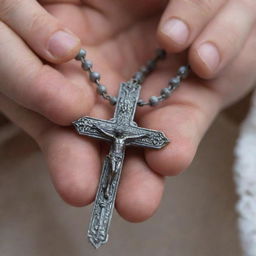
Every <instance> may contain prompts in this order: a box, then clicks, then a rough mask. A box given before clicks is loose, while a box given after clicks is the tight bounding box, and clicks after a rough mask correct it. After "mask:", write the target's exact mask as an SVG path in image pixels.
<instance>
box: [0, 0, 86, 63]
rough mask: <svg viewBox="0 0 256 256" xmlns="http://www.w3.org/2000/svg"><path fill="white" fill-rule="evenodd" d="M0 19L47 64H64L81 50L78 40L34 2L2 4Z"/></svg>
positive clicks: (12, 1)
mask: <svg viewBox="0 0 256 256" xmlns="http://www.w3.org/2000/svg"><path fill="white" fill-rule="evenodd" d="M0 20H1V21H2V22H4V23H6V24H7V25H8V26H9V27H10V28H11V29H12V30H14V31H15V32H16V33H17V34H18V35H19V36H20V37H21V38H22V39H23V40H24V41H25V42H26V43H27V44H28V45H29V46H30V47H31V48H32V50H33V51H34V52H36V53H37V54H38V55H39V56H40V57H42V58H43V59H45V60H47V61H49V62H52V63H61V62H65V61H68V60H70V59H72V58H73V57H74V56H75V55H76V54H77V52H78V51H79V48H80V47H81V42H80V39H79V38H78V37H77V36H75V35H74V34H73V33H72V32H71V31H69V30H68V29H67V28H65V27H64V26H63V25H62V24H61V23H60V22H59V21H58V20H57V19H56V18H55V17H53V16H52V15H51V14H49V13H48V12H47V11H46V10H45V9H44V8H43V7H42V6H41V5H40V4H39V3H38V2H37V1H34V0H26V1H20V0H8V1H2V3H0Z"/></svg>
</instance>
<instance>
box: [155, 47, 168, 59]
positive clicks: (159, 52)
mask: <svg viewBox="0 0 256 256" xmlns="http://www.w3.org/2000/svg"><path fill="white" fill-rule="evenodd" d="M156 55H157V57H158V58H159V59H160V60H162V59H165V57H166V55H167V54H166V51H165V50H164V49H157V50H156Z"/></svg>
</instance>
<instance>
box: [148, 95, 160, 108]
mask: <svg viewBox="0 0 256 256" xmlns="http://www.w3.org/2000/svg"><path fill="white" fill-rule="evenodd" d="M158 103H159V99H158V97H157V96H151V97H150V98H149V104H150V106H155V105H157V104H158Z"/></svg>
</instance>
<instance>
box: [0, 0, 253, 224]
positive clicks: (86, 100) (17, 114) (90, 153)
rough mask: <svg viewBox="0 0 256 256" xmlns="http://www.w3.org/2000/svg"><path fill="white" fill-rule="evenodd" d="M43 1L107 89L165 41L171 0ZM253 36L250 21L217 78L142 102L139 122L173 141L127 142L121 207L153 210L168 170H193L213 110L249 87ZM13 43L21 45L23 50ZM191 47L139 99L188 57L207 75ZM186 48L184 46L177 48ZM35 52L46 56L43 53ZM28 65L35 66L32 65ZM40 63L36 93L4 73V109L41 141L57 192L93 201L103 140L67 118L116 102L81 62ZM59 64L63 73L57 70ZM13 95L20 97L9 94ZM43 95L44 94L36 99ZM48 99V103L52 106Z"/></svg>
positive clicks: (142, 212) (193, 79)
mask: <svg viewBox="0 0 256 256" xmlns="http://www.w3.org/2000/svg"><path fill="white" fill-rule="evenodd" d="M39 2H40V4H42V5H43V6H44V7H45V8H46V9H47V11H48V12H49V13H51V14H52V15H53V16H55V17H56V18H57V20H59V21H61V23H62V24H64V25H65V26H66V27H67V28H68V29H69V30H70V31H72V32H73V33H74V34H76V35H78V36H79V38H80V39H81V42H82V46H83V48H85V49H86V50H87V51H88V59H91V60H92V61H93V64H94V70H95V71H98V72H100V74H101V75H102V79H101V81H102V83H103V84H106V86H107V88H108V91H109V93H110V94H116V93H117V90H118V84H119V83H120V82H121V81H125V80H127V79H129V78H130V77H131V75H132V74H133V73H134V72H135V71H136V70H137V69H138V68H139V67H140V66H141V65H142V64H143V63H144V62H145V61H147V60H148V59H149V58H151V57H152V56H153V54H154V49H155V48H156V47H157V46H158V44H163V45H167V44H168V40H167V39H166V38H165V37H163V36H162V35H161V33H159V32H158V33H156V31H157V27H158V24H159V21H160V18H161V16H162V13H163V11H164V10H165V8H166V6H167V1H159V0H151V1H148V0H147V1H146V0H140V1H136V6H135V5H134V4H131V1H128V0H126V1H120V0H115V1H110V0H108V1H101V0H93V1H83V2H81V1H75V0H73V1H71V0H70V1H67V0H66V1H57V0H56V1H54V0H48V1H47V0H45V1H39ZM164 15H166V13H165V14H164ZM71 17H72V18H71ZM10 27H11V28H12V26H10ZM13 30H15V29H13ZM15 31H16V30H15ZM222 33H226V32H225V31H223V32H222ZM14 34H15V36H14V35H13V32H12V33H11V32H10V33H9V34H8V36H9V37H10V38H13V40H10V41H9V44H10V42H13V45H11V46H12V49H13V55H15V56H19V58H18V60H17V63H16V65H17V69H18V67H19V63H18V62H19V59H25V58H26V56H25V55H24V57H21V56H22V54H25V53H24V52H26V53H27V52H28V51H30V49H29V46H30V44H29V43H28V44H29V46H27V45H25V44H22V43H21V42H20V40H18V38H17V32H16V33H14ZM156 34H158V37H157V36H156ZM255 35H256V30H255V29H251V30H250V33H248V37H247V38H246V40H244V42H243V43H241V48H240V49H239V50H238V51H237V54H236V56H232V61H231V60H230V61H229V63H228V65H226V66H223V68H222V70H220V71H219V72H218V74H215V75H214V77H213V79H211V80H205V79H201V78H199V77H197V76H196V75H193V74H192V75H191V76H190V77H189V79H187V80H186V81H184V82H183V83H182V86H181V87H180V88H179V89H178V90H177V91H176V92H175V93H174V94H173V95H172V97H170V98H169V99H168V100H166V101H165V102H164V103H161V105H159V106H157V107H155V108H149V107H145V108H142V109H138V111H137V116H136V121H137V122H138V124H139V125H140V126H142V127H147V128H151V129H157V130H162V131H163V132H165V134H166V135H167V137H168V138H170V139H171V143H170V144H169V145H168V146H166V147H165V148H164V149H162V150H160V151H155V150H154V151H153V150H146V151H145V153H144V151H143V150H140V149H132V150H131V149H128V151H127V157H126V162H125V165H124V170H123V175H122V178H121V183H120V187H119V191H118V195H117V201H116V208H117V210H118V212H119V213H120V215H121V216H122V217H124V218H125V219H127V220H129V221H133V222H138V221H143V220H145V219H147V218H149V217H150V216H152V215H153V213H154V212H155V211H156V209H157V208H158V206H159V203H160V200H161V197H162V193H163V189H164V176H169V175H177V174H179V173H181V172H182V171H184V170H185V169H187V167H188V166H189V165H190V163H191V161H192V160H193V157H194V155H195V153H196V150H197V147H198V145H199V143H200V141H201V139H202V137H203V135H204V133H205V132H206V131H207V129H208V127H209V126H210V124H211V122H212V121H213V119H214V118H215V116H216V115H217V114H218V113H219V112H220V111H221V110H222V109H223V108H224V107H226V106H228V105H230V104H232V103H233V102H235V101H237V100H238V99H240V98H241V97H243V96H244V95H245V94H246V93H247V92H248V91H250V90H251V88H252V87H253V84H254V82H255V71H254V67H255V64H256V63H255V62H256V58H255V56H253V54H251V53H252V52H256V51H255V48H256V39H255V38H256V36H255ZM220 38H221V37H220ZM24 40H25V39H24ZM35 40H36V38H35ZM201 40H202V39H201ZM15 43H17V44H19V46H20V48H19V51H18V50H17V52H16V50H15V49H16V48H17V47H15ZM171 43H172V42H169V44H170V45H171ZM189 46H191V47H190V50H188V51H187V52H183V53H180V54H175V55H173V54H170V56H169V57H168V59H167V60H165V61H164V62H162V63H161V64H160V65H159V68H158V69H157V71H155V72H154V73H153V74H152V75H151V76H150V78H149V79H147V80H146V82H145V83H144V84H143V88H142V95H141V97H142V98H143V99H147V98H148V97H150V96H152V95H158V94H159V91H160V89H161V88H163V87H165V86H166V85H167V82H168V80H169V79H170V77H171V76H172V75H174V74H175V70H177V68H178V67H179V66H180V65H183V64H185V63H186V62H187V61H188V60H187V59H188V58H189V60H190V62H191V63H193V70H195V72H196V73H197V74H203V76H204V75H207V72H208V71H207V70H206V67H205V66H204V65H203V63H202V62H201V61H200V59H199V57H198V55H197V52H196V45H193V44H192V45H189ZM3 47H6V50H5V52H6V51H9V50H8V47H9V46H8V44H3ZM187 47H188V46H184V47H181V49H180V51H183V50H184V49H187ZM20 49H22V51H21V50H20ZM170 49H171V47H170ZM170 51H171V50H170ZM29 54H30V53H27V55H29ZM31 56H32V54H31ZM187 56H188V57H187ZM0 57H1V52H0ZM73 57H74V56H72V58H73ZM34 58H35V56H34V55H33V56H32V57H30V58H28V59H29V60H30V59H32V60H33V61H34ZM10 59H11V56H10ZM37 61H38V63H40V62H41V60H40V59H39V58H38V59H37ZM28 62H29V61H28ZM30 62H32V61H30ZM11 63H12V62H11V61H10V66H11ZM54 63H56V62H54ZM38 65H39V64H38ZM28 66H29V67H31V64H30V65H28ZM31 68H32V67H31ZM23 69H24V70H22V73H26V72H28V71H27V69H26V66H25V67H23ZM42 69H43V70H44V72H42V74H41V76H40V77H39V79H35V80H33V81H35V82H34V83H32V84H31V85H30V87H29V92H33V93H31V94H28V97H27V98H25V99H23V98H22V95H24V92H26V90H25V89H24V90H23V93H21V92H20V91H19V90H21V89H19V87H21V88H23V87H22V86H20V85H19V84H18V85H16V87H15V88H12V87H11V86H12V83H11V82H9V80H8V76H7V75H6V76H5V77H4V81H6V84H8V85H9V87H8V88H9V90H8V92H7V90H2V94H0V109H1V111H2V112H3V113H4V114H5V115H6V116H7V117H9V118H10V119H11V120H12V121H13V122H14V123H16V124H17V125H18V126H20V127H21V128H23V129H24V130H25V131H26V132H27V133H28V134H30V135H31V136H32V137H33V138H34V139H35V140H36V142H37V143H38V144H39V146H40V148H41V150H42V152H43V154H44V156H45V158H46V161H47V163H48V166H49V171H50V174H51V177H52V180H53V183H54V185H55V187H56V190H57V191H58V192H59V193H60V195H61V197H62V198H63V199H64V200H65V201H66V202H68V203H70V204H72V205H75V206H83V205H87V204H89V203H91V202H92V201H93V200H94V197H95V193H96V188H97V185H98V180H99V175H100V168H101V160H102V159H103V156H104V155H105V154H106V152H107V149H106V148H107V146H106V145H105V144H104V145H103V144H100V143H99V142H98V141H95V140H92V139H90V138H87V137H84V138H82V137H79V136H78V135H77V134H76V133H75V131H74V129H73V128H70V127H69V125H70V123H71V122H72V121H74V120H76V119H77V118H79V117H81V116H84V115H89V116H93V117H97V118H104V119H108V118H111V116H112V114H113V107H111V106H109V105H108V104H107V102H105V101H103V100H102V99H101V98H100V97H98V96H96V92H95V88H94V87H93V85H92V84H91V83H90V82H89V81H88V80H87V78H86V75H85V74H84V72H83V71H82V70H81V68H80V65H79V63H77V62H75V61H70V62H68V63H65V64H58V65H57V64H50V63H46V62H45V66H44V67H43V68H42ZM0 70H1V65H0ZM45 70H46V71H45ZM56 70H57V71H58V72H57V73H54V72H55V71H56ZM31 72H32V71H31ZM46 72H47V76H46V75H45V74H46ZM22 73H21V74H20V75H22ZM2 77H3V74H1V72H0V78H2ZM37 78H38V77H37ZM2 80H3V79H2ZM21 80H22V79H21ZM20 83H21V81H20ZM17 88H18V89H17ZM56 88H57V89H56ZM0 90H1V89H0ZM17 90H18V93H17V92H16V91H17ZM39 90H40V92H39ZM45 90H47V91H45ZM13 95H15V97H17V98H12V97H14V96H13ZM20 95H21V96H20ZM26 95H27V94H26ZM38 95H40V97H39V98H37V100H34V101H33V100H32V99H33V98H34V97H38ZM18 96H19V97H18ZM29 97H30V98H29ZM42 103H43V104H42ZM42 105H44V107H45V105H47V109H46V108H43V107H42ZM35 106H36V107H35ZM138 184H139V185H138Z"/></svg>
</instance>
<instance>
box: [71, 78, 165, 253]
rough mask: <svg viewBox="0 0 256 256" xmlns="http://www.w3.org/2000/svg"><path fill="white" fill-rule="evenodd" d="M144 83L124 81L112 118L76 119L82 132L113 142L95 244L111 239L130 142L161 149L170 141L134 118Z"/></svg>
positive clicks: (92, 234) (93, 228)
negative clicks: (119, 186)
mask: <svg viewBox="0 0 256 256" xmlns="http://www.w3.org/2000/svg"><path fill="white" fill-rule="evenodd" d="M140 89H141V86H140V85H139V84H138V82H137V81H136V80H131V81H128V82H126V83H122V84H121V86H120V91H119V96H118V99H117V104H116V108H115V113H114V117H113V118H112V119H111V120H101V119H95V118H92V117H83V118H80V119H79V120H77V121H75V122H73V124H74V126H75V127H76V130H77V131H78V133H79V134H80V135H86V136H90V137H94V138H97V139H102V140H106V141H108V142H112V145H111V148H110V152H109V154H108V155H107V156H106V158H105V161H104V165H103V168H102V174H101V178H100V184H99V187H98V191H97V195H96V199H95V202H94V206H93V211H92V216H91V221H90V225H89V230H88V238H89V240H90V242H91V243H92V244H93V245H94V247H95V248H99V247H100V246H101V245H102V244H104V243H106V242H107V240H108V230H109V226H110V222H111V218H112V214H113V208H114V205H115V198H116V193H117V188H118V184H119V180H120V176H121V171H122V166H123V160H124V155H125V147H126V146H140V147H147V148H154V149H160V148H162V147H164V146H165V145H166V144H167V143H168V142H169V141H168V139H167V137H166V136H165V135H164V133H163V132H160V131H155V130H150V129H146V128H141V127H138V126H137V124H136V123H135V122H134V121H133V119H134V115H135V111H136V106H137V102H138V98H139V94H140Z"/></svg>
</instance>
